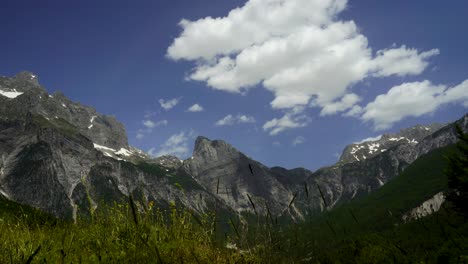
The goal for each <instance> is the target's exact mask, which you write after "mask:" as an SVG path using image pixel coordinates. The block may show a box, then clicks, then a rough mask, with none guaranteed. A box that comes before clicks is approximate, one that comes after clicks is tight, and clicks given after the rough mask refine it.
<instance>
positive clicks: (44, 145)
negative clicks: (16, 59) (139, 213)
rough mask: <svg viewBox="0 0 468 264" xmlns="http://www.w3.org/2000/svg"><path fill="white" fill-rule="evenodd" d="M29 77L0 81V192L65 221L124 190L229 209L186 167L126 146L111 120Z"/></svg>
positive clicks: (124, 195) (165, 201) (164, 202)
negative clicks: (163, 162) (50, 92)
mask: <svg viewBox="0 0 468 264" xmlns="http://www.w3.org/2000/svg"><path fill="white" fill-rule="evenodd" d="M36 78H37V77H35V76H33V75H31V74H30V73H21V74H19V75H17V76H15V77H13V78H1V79H0V90H1V91H2V93H3V94H0V192H1V195H2V196H4V197H6V198H8V199H10V200H13V201H16V202H19V203H23V204H28V205H32V206H34V207H36V208H40V209H42V210H44V211H46V212H48V213H51V214H53V215H55V216H58V217H61V218H69V219H72V218H76V217H77V216H80V215H82V216H85V215H87V214H89V212H90V211H91V209H93V210H94V209H96V208H98V209H99V208H100V207H101V205H103V204H113V203H114V202H115V201H117V202H118V201H124V200H125V201H126V199H128V196H129V195H130V194H132V195H133V197H134V199H135V200H136V201H138V203H146V202H149V201H153V202H155V203H156V204H157V205H159V206H162V207H164V206H168V205H169V204H170V203H171V202H176V203H177V204H179V205H183V206H185V207H187V208H190V209H192V210H193V211H195V212H200V213H202V212H206V211H207V210H211V209H212V208H213V207H214V204H217V208H220V209H224V210H225V211H227V210H228V207H227V206H226V205H225V204H224V203H223V202H222V201H221V200H219V199H218V198H216V197H215V196H214V195H212V194H211V193H210V192H207V191H206V189H205V188H204V187H203V186H201V185H199V184H198V183H197V182H196V181H195V180H194V179H193V178H192V176H191V175H188V174H187V173H186V172H185V171H183V170H181V169H179V168H176V167H165V166H161V165H158V164H157V163H156V162H152V160H151V158H150V157H149V155H147V154H145V153H143V152H142V151H140V150H138V149H136V148H133V147H128V145H127V138H126V135H125V130H124V129H123V126H122V125H121V124H120V123H119V122H117V121H116V120H115V119H114V118H112V117H107V116H104V115H100V114H98V113H96V112H95V110H94V109H92V108H89V107H85V106H81V105H80V104H77V103H73V102H71V101H70V100H68V99H67V98H65V97H64V96H63V95H61V94H59V93H56V94H54V95H51V96H49V95H48V94H47V93H46V91H45V90H44V89H43V88H42V87H40V86H39V85H38V82H37V79H36ZM5 94H6V95H8V97H7V96H5ZM62 104H63V105H62ZM93 117H95V118H93ZM100 144H103V145H100ZM179 162H180V161H179Z"/></svg>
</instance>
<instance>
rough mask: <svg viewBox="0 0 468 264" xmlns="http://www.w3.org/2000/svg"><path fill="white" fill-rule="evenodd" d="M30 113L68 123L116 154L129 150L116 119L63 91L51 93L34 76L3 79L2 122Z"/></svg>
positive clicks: (0, 85)
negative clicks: (85, 104)
mask: <svg viewBox="0 0 468 264" xmlns="http://www.w3.org/2000/svg"><path fill="white" fill-rule="evenodd" d="M28 114H34V115H39V116H42V117H43V118H45V119H46V120H47V121H48V122H51V123H56V125H60V124H59V123H60V122H62V121H65V122H67V123H68V124H69V125H70V126H71V127H75V129H76V130H77V131H78V132H79V133H80V134H82V135H84V136H86V137H88V138H89V139H90V140H91V141H93V143H95V144H98V145H100V146H104V147H107V148H111V149H115V150H117V151H118V150H120V149H121V148H125V149H128V148H129V146H128V140H127V134H126V131H125V127H124V126H123V125H122V124H121V123H120V122H119V121H117V119H116V118H115V117H112V116H107V115H102V114H99V113H97V111H96V110H95V109H94V108H91V107H88V106H84V105H81V104H80V103H77V102H73V101H72V100H70V99H68V98H67V97H66V96H65V95H64V94H63V93H62V92H59V91H57V92H55V93H53V94H48V93H47V91H46V90H45V89H44V88H43V87H41V86H40V85H39V82H38V77H37V76H36V75H35V74H33V73H30V72H26V71H25V72H20V73H18V74H17V75H15V76H13V77H0V119H18V118H25V117H26V116H27V115H28Z"/></svg>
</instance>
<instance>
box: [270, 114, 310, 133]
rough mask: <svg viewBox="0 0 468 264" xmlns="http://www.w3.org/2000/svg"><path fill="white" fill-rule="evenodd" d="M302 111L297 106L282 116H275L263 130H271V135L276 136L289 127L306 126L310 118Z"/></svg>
mask: <svg viewBox="0 0 468 264" xmlns="http://www.w3.org/2000/svg"><path fill="white" fill-rule="evenodd" d="M302 111H303V109H302V108H296V109H293V111H289V112H287V113H285V114H284V115H283V117H281V118H273V119H272V120H270V121H268V122H266V123H265V124H264V125H263V130H264V131H267V132H269V134H270V136H275V135H277V134H279V133H281V132H283V131H285V130H288V129H293V128H300V127H305V126H306V125H307V124H308V123H309V121H310V119H309V118H308V117H307V116H306V115H304V114H301V112H302Z"/></svg>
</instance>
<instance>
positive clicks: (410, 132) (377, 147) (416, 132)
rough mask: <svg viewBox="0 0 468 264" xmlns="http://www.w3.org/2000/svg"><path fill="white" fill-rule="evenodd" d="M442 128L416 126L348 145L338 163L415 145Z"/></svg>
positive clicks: (361, 159) (438, 126)
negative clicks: (394, 148)
mask: <svg viewBox="0 0 468 264" xmlns="http://www.w3.org/2000/svg"><path fill="white" fill-rule="evenodd" d="M442 127H443V125H441V124H431V125H427V126H422V125H416V126H413V127H410V128H406V129H403V130H401V131H400V132H399V133H396V134H383V135H381V136H379V137H377V138H374V139H372V140H368V141H364V142H358V143H354V144H351V145H348V146H346V148H345V149H344V150H343V154H342V155H341V157H340V159H339V163H350V162H356V161H364V160H366V159H371V158H373V157H375V156H377V155H379V154H381V153H383V152H385V151H387V150H388V149H390V148H393V147H395V146H398V145H401V144H410V145H416V144H418V143H419V142H420V141H421V140H422V139H423V138H425V137H427V136H429V135H431V134H432V133H434V132H435V131H437V130H439V129H440V128H442Z"/></svg>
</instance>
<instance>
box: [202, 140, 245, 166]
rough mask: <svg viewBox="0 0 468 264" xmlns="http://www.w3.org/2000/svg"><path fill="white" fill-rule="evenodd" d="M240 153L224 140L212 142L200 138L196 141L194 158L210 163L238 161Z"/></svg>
mask: <svg viewBox="0 0 468 264" xmlns="http://www.w3.org/2000/svg"><path fill="white" fill-rule="evenodd" d="M239 155H240V152H239V151H238V150H237V149H235V148H234V147H233V146H231V145H230V144H228V143H226V142H225V141H223V140H210V139H208V138H206V137H203V136H199V137H197V139H196V140H195V147H194V151H193V157H194V158H195V159H198V160H203V161H205V162H210V161H213V160H232V159H238V158H239Z"/></svg>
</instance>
